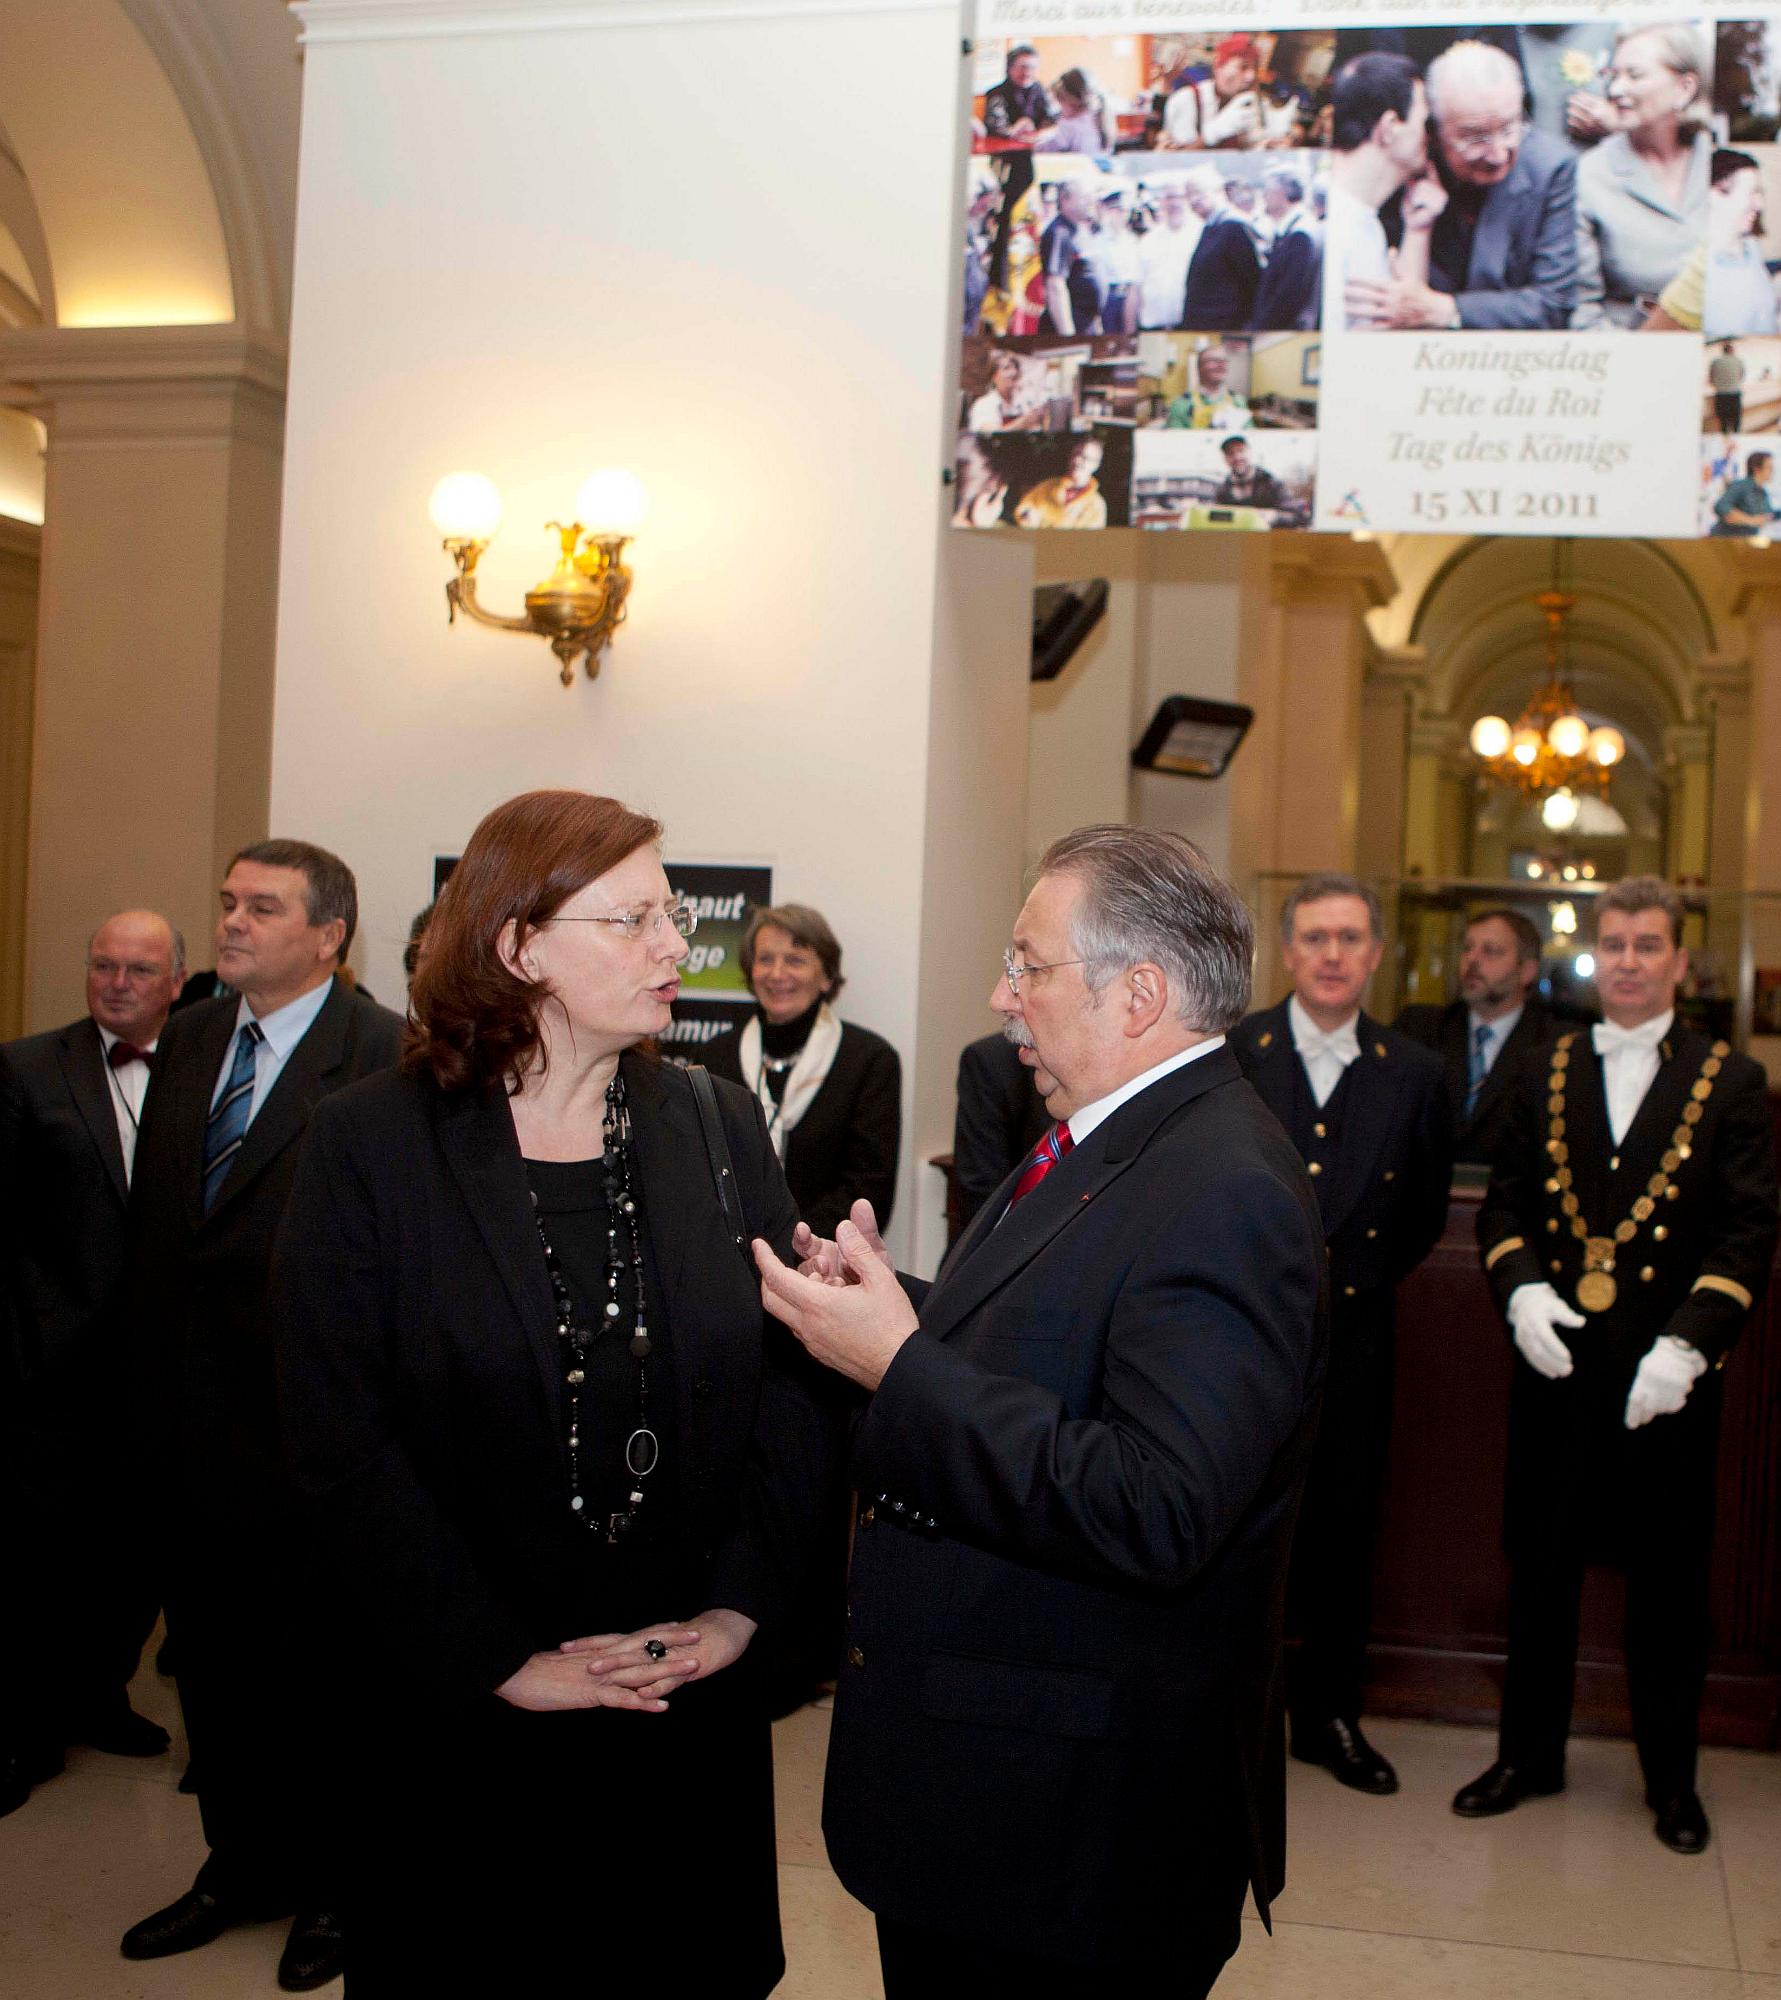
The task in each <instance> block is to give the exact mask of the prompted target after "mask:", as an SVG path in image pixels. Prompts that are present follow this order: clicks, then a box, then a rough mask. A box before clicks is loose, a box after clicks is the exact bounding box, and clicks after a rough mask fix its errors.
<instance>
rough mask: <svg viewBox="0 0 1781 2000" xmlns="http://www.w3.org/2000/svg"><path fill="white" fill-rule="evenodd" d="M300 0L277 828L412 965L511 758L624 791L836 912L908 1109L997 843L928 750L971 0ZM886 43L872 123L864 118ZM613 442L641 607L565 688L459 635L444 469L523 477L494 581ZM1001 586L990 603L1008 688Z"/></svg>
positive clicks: (522, 580)
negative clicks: (627, 479)
mask: <svg viewBox="0 0 1781 2000" xmlns="http://www.w3.org/2000/svg"><path fill="white" fill-rule="evenodd" d="M307 11H308V16H309V34H308V48H307V55H306V77H305V103H304V128H303V149H302V159H301V165H300V182H299V206H298V228H297V265H296V284H295V295H294V304H293V325H292V340H291V371H290V384H289V413H290V414H289V425H288V442H287V455H286V485H285V509H284V536H283V552H282V553H283V562H282V572H281V590H280V611H279V645H278V658H279V667H278V690H277V707H276V716H275V723H274V751H273V794H272V830H273V831H274V832H275V833H279V834H292V835H298V836H305V837H310V838H314V839H318V840H320V841H323V842H324V843H326V844H328V845H330V846H333V847H335V848H337V849H338V850H339V851H340V852H341V853H342V854H343V855H344V856H345V857H346V859H347V860H348V861H349V862H350V863H351V864H352V865H353V867H354V868H355V870H356V871H357V872H358V875H359V879H360V885H361V891H362V898H363V904H364V931H365V946H364V950H363V954H362V961H361V962H362V963H363V965H364V970H365V976H366V978H367V981H368V983H369V984H370V985H371V986H372V988H373V989H374V990H375V991H376V992H377V993H378V994H379V996H380V997H388V998H392V999H393V998H396V997H397V996H399V994H400V993H401V990H402V979H401V972H400V967H399V955H400V950H401V945H402V941H403V938H404V936H405V934H406V929H407V925H408V920H409V918H410V916H411V915H412V913H413V911H414V910H415V909H417V908H418V907H419V906H420V905H421V904H422V903H423V902H424V901H425V900H426V898H427V895H428V892H429V887H430V881H431V866H432V857H433V855H434V854H435V853H436V852H455V851H457V849H458V848H459V847H460V846H461V844H462V842H463V840H464V838H465V836H466V835H467V834H468V832H469V831H470V828H471V827H472V825H473V824H474V823H475V821H476V819H477V817H478V816H479V815H480V814H481V813H482V812H483V811H485V810H486V809H487V808H488V807H489V806H491V805H492V804H494V803H495V802H497V801H498V800H500V799H502V798H505V797H507V796H508V795H510V794H511V793H513V792H516V791H519V790H522V789H525V788H528V787H532V786H538V785H552V784H567V785H580V786H586V787H589V788H593V789H599V790H606V791H611V792H615V793H617V794H619V795H620V796H622V797H624V798H626V799H628V800H631V801H632V802H634V803H635V804H637V805H639V806H643V807H645V808H647V809H649V810H651V811H653V812H655V813H657V814H658V815H659V816H660V817H661V818H662V819H663V820H665V821H666V823H667V826H668V830H669V852H670V854H671V855H676V856H682V857H687V858H704V859H709V858H724V857H726V856H734V857H738V858H765V859H770V860H772V862H773V863H774V865H775V869H776V875H775V887H776V890H778V891H782V892H783V893H785V894H787V895H790V896H795V897H797V898H799V899H801V900H805V901H809V902H812V903H815V904H816V905H818V906H819V907H820V908H822V909H823V910H825V911H826V912H827V914H828V915H829V917H830V919H831V920H832V921H833V923H834V924H835V927H836V929H837V931H838V932H839V934H840V936H841V938H842V940H843V943H844V945H845V947H846V950H847V971H848V975H849V985H848V990H847V993H846V996H845V1001H844V1005H843V1012H844V1013H846V1014H849V1015H851V1016H853V1017H854V1018H856V1019H858V1020H861V1021H864V1022H867V1023H869V1024H870V1025H872V1026H873V1027H875V1028H877V1029H878V1030H880V1031H881V1032H882V1033H884V1034H886V1035H888V1036H889V1037H890V1039H891V1040H892V1041H893V1042H894V1043H895V1044H896V1045H897V1046H898V1047H899V1048H900V1049H901V1050H902V1052H903V1055H904V1060H905V1069H906V1077H907V1089H908V1093H909V1094H908V1100H907V1101H908V1102H909V1103H910V1104H911V1105H912V1104H913V1102H914V1077H915V1073H916V1072H917V1071H918V1070H922V1071H924V1073H925V1070H926V1067H927V1065H929V1064H930V1063H932V1064H936V1065H939V1066H940V1067H941V1068H947V1067H949V1066H950V1064H951V1063H952V1062H954V1061H955V1060H956V1053H957V1044H958V1040H961V1039H964V1038H965V1036H964V1035H963V1034H961V1033H960V1029H961V1027H963V1026H965V1025H967V1023H968V1015H967V1014H966V1012H965V1009H966V1004H967V1003H966V1002H965V1000H964V999H963V997H962V996H963V994H964V993H965V991H966V988H965V985H964V983H963V982H954V981H952V980H951V977H950V975H947V974H944V973H943V972H942V971H940V970H935V969H934V968H932V966H930V977H931V978H932V979H933V980H934V981H935V982H936V994H937V995H939V994H942V993H944V992H947V991H951V990H952V987H953V985H954V984H956V989H957V994H958V995H959V996H961V997H957V998H953V999H946V998H943V997H935V998H933V999H932V1000H931V1001H930V1004H929V1005H928V1006H927V1008H926V1009H925V1011H924V1009H923V1007H922V1003H921V997H920V996H921V983H922V978H923V973H922V958H921V947H922V914H923V912H922V903H923V881H924V869H925V868H927V867H929V865H930V854H929V848H930V843H931V841H936V840H940V839H943V838H953V839H954V841H955V847H954V853H953V862H952V867H953V869H954V870H955V871H956V872H958V873H960V874H966V875H972V874H975V872H976V870H977V867H978V857H977V853H976V846H975V843H976V842H977V841H978V840H979V838H980V837H981V838H982V839H984V840H989V841H990V842H991V844H992V845H993V843H994V831H993V828H990V827H987V826H979V827H978V831H977V832H975V833H974V832H973V831H972V826H973V825H974V824H976V822H973V821H972V820H971V817H970V815H969V814H968V813H964V814H961V813H955V812H953V811H952V809H951V806H950V803H949V798H950V789H949V788H959V787H962V786H964V785H965V784H966V783H967V781H968V778H969V771H968V768H966V767H965V765H964V762H963V760H960V759H957V758H954V759H952V760H951V761H950V762H943V766H942V767H936V768H935V769H933V770H932V771H931V770H930V755H931V753H930V721H931V718H930V692H931V691H930V679H931V676H932V674H933V672H934V660H935V656H936V615H937V601H938V600H937V593H936V565H937V552H938V549H939V546H940V538H941V533H942V532H943V531H942V530H941V529H940V527H939V522H940V518H941V506H940V502H941V488H940V485H939V472H940V467H941V465H942V464H943V463H944V462H945V461H944V442H943V440H944V411H945V406H946V397H945V385H946V382H947V379H948V374H949V369H950V366H951V360H952V349H953V345H954V343H953V341H952V339H951V337H950V336H951V328H952V325H953V316H952V303H951V299H950V297H949V293H950V289H951V286H952V282H953V279H954V273H953V265H954V263H955V261H956V260H955V259H954V258H952V256H951V255H950V254H949V246H950V244H951V241H952V237H953V208H954V199H955V189H956V187H957V185H958V179H959V176H958V174H957V172H956V171H955V145H956V134H957V130H958V127H957V125H956V122H955V121H956V112H957V101H958V86H959V82H960V62H959V54H958V34H959V17H958V11H957V8H956V6H954V5H952V4H949V0H900V4H893V5H886V6H880V7H875V8H870V9H868V8H862V7H857V6H854V7H849V6H844V5H840V4H837V5H834V6H832V7H828V8H820V9H806V10H804V11H800V12H790V11H788V10H786V9H785V8H783V7H776V6H772V5H765V4H763V5H759V6H753V5H749V4H746V0H742V3H741V4H736V5H733V6H731V7H729V8H727V9H725V10H723V11H724V12H726V13H727V14H729V15H731V16H733V17H734V18H725V19H717V18H711V16H712V14H713V12H714V10H713V9H712V8H710V7H709V6H703V7H682V6H680V5H678V4H677V0H655V4H653V5H651V6H650V7H648V8H643V7H626V6H613V7H610V8H602V7H600V6H599V5H597V4H583V5H580V6H578V7H576V8H574V9H561V8H554V7H551V6H549V5H543V6H537V7H531V6H518V7H514V8H512V9H510V10H507V11H506V12H505V13H503V14H501V15H499V16H496V15H494V14H493V13H492V10H490V9H488V8H486V7H483V8H480V9H478V10H474V12H471V11H465V12H464V13H463V14H462V15H461V16H460V15H459V14H458V13H457V11H456V10H455V9H453V8H452V7H451V6H450V5H441V6H438V7H431V6H427V5H424V4H423V5H417V6H410V7H406V8H404V9H402V10H401V12H400V15H399V16H398V15H396V14H393V13H392V11H391V10H390V9H388V8H381V9H380V8H378V7H377V6H376V5H374V4H372V5H366V6H364V7H359V6H357V5H355V4H352V3H351V0H329V4H327V5H325V6H317V7H313V8H311V9H309V10H307ZM476 19H480V20H481V21H482V22H483V23H484V24H486V23H487V22H488V21H490V20H491V19H494V20H498V21H499V24H500V25H499V31H498V32H468V31H464V30H466V29H467V28H468V27H469V25H470V24H471V23H472V22H473V21H474V20H476ZM392 21H394V22H396V24H397V26H398V27H399V29H400V33H399V34H397V33H395V32H393V31H392V30H390V29H389V28H388V27H386V26H385V24H386V23H389V22H392ZM872 78H878V79H885V78H894V79H895V80H896V84H895V98H896V103H895V115H894V125H895V144H894V145H892V144H890V143H889V142H888V140H887V137H886V133H885V131H884V129H883V127H882V121H879V122H878V123H877V124H876V125H875V126H874V127H873V129H872V131H871V132H870V133H869V134H867V135H866V136H865V137H863V138H862V139H861V141H860V143H859V144H858V145H857V146H852V145H850V144H849V140H850V138H851V136H852V135H851V133H850V129H849V125H850V120H852V119H853V118H854V115H855V114H854V112H853V111H852V110H850V108H849V107H857V106H858V105H859V103H860V101H861V97H860V94H861V90H862V87H863V86H864V84H865V83H866V81H867V80H869V79H872ZM764 135H776V143H774V144H771V145H769V144H767V143H765V137H764ZM601 463H616V464H621V465H626V466H629V467H630V468H631V469H632V470H634V471H635V472H636V473H637V474H639V476H640V477H641V478H642V479H643V480H644V482H645V484H646V486H647V487H648V489H649V492H650V495H651V502H652V511H651V515H650V518H649V521H648V522H647V524H646V526H645V528H644V531H643V533H642V535H641V536H640V537H639V539H638V541H637V543H636V545H635V549H634V552H633V558H634V560H633V566H634V568H635V571H636V584H635V588H634V591H633V595H632V609H631V615H630V621H629V623H628V624H627V625H626V627H625V628H624V631H623V632H622V633H621V635H620V636H619V639H618V641H617V643H616V645H615V647H614V648H613V650H612V652H611V653H610V654H609V655H608V658H607V661H606V664H605V666H604V667H603V669H602V671H601V674H600V677H599V679H598V681H597V682H594V683H591V684H590V683H589V682H588V681H587V680H586V679H585V678H578V680H577V682H576V685H575V686H574V687H572V688H570V689H568V690H565V689H564V688H563V687H562V686H560V685H559V683H558V680H557V670H556V662H555V660H554V659H553V658H552V656H551V655H550V653H549V651H548V649H547V648H546V647H545V646H544V645H543V643H542V642H541V641H539V640H536V639H532V638H528V637H523V636H512V635H508V634H503V633H493V632H487V631H483V630H480V629H478V628H476V627H473V626H471V627H466V626H463V625H460V626H459V627H458V628H457V629H455V630H452V631H448V630H447V629H446V623H445V616H444V602H443V586H444V583H445V580H446V577H447V576H448V574H449V564H448V562H447V559H446V557H445V556H444V555H443V554H442V553H441V551H440V549H439V547H438V544H437V541H436V540H435V538H434V536H433V533H432V531H431V529H430V528H429V526H428V523H427V519H426V501H427V495H428V492H429V489H430V488H431V486H432V483H433V481H434V480H435V479H436V478H437V477H438V476H439V475H440V474H441V473H443V472H446V471H449V470H452V469H454V468H457V467H460V466H474V467H477V468H480V469H481V470H483V471H485V472H486V473H488V474H489V476H490V477H492V478H493V479H495V480H496V481H497V483H499V484H500V485H501V486H502V488H503V490H504V492H505V494H506V496H507V502H508V505H507V525H506V526H505V528H504V529H503V532H502V534H501V536H500V538H499V539H498V540H497V541H496V543H495V545H494V547H493V549H492V550H491V551H490V553H489V555H488V556H487V557H486V558H485V560H484V563H483V569H482V577H483V580H484V584H485V588H484V592H483V594H484V597H485V599H486V600H487V601H489V602H491V603H493V604H495V605H496V606H498V607H500V608H506V609H515V610H517V608H518V600H519V597H520V594H521V592H522V591H523V589H524V588H525V586H526V585H527V584H529V583H531V582H533V581H535V580H536V578H537V577H538V576H540V575H542V574H543V572H544V571H545V570H546V569H547V568H548V567H549V557H550V554H551V548H550V542H551V539H552V538H549V537H547V536H546V535H545V534H544V532H543V524H544V522H545V521H546V520H547V519H550V518H552V517H553V516H560V515H562V514H563V513H564V512H565V510H567V509H568V508H569V507H570V506H571V504H572V501H573V498H574V494H575V489H576V486H577V484H578V482H579V480H580V478H581V477H582V475H583V474H584V473H585V472H586V471H587V470H588V469H590V468H591V467H592V466H594V465H596V464H601ZM1017 598H1018V599H1019V604H1020V609H1019V611H1018V612H1016V614H1015V615H1014V616H1013V617H1012V618H1010V619H1007V620H995V621H993V623H992V628H991V629H990V630H989V631H988V632H985V633H979V634H978V637H979V639H981V640H982V641H983V642H984V644H985V645H987V646H988V647H989V648H990V649H991V650H990V653H989V654H988V656H987V657H988V660H989V665H988V667H987V669H986V671H987V672H988V673H989V675H990V677H991V678H992V679H994V678H995V677H996V675H997V672H998V669H997V667H996V664H995V655H994V647H995V644H996V634H997V633H998V632H1000V631H1002V630H1003V629H1004V628H1006V638H1005V641H1004V644H1005V647H1006V649H1007V650H1006V651H1005V653H1004V655H1003V669H1002V670H1001V673H1000V685H1002V686H1003V687H1004V688H1006V687H1008V686H1010V685H1012V684H1013V682H1012V674H1013V669H1012V668H1011V667H1009V666H1008V665H1007V663H1008V662H1010V661H1014V660H1020V661H1024V657H1025V649H1026V641H1027V633H1026V624H1025V619H1024V609H1025V603H1024V596H1022V595H1021V593H1020V590H1019V588H1018V586H1014V587H1011V588H1010V592H1009V601H1010V602H1014V601H1015V600H1016V599H1017ZM950 671H952V673H953V678H954V679H955V680H956V679H957V678H958V674H957V670H956V668H955V669H952V670H950ZM978 754H979V755H981V756H982V757H983V758H986V759H989V760H991V761H992V762H994V761H996V760H999V759H1004V758H1012V759H1013V760H1014V762H1015V764H1017V765H1018V764H1021V763H1024V744H1020V745H1018V747H1013V748H1010V747H1009V746H1008V745H1006V744H1004V743H1002V742H1000V741H998V740H997V738H996V736H995V734H994V733H993V732H992V733H991V734H990V735H989V736H987V737H986V738H985V740H984V741H983V742H982V743H981V745H980V746H979V750H978ZM955 825H956V828H957V829H958V830H957V832H956V835H955V834H953V833H951V832H949V829H953V828H954V827H955ZM992 872H993V869H992ZM1004 927H1005V926H1004ZM1000 941H1001V940H1000V938H999V937H998V938H995V939H992V940H991V942H992V944H999V943H1000ZM918 1017H919V1021H918ZM918 1026H919V1027H920V1029H921V1032H920V1033H918ZM969 1031H970V1032H981V1028H980V1027H971V1028H970V1030H969ZM948 1043H949V1044H950V1046H944V1044H948ZM935 1122H936V1121H935V1119H934V1118H933V1116H932V1115H930V1116H929V1118H928V1120H927V1123H928V1124H929V1125H932V1124H933V1123H935ZM931 1136H932V1134H931V1133H927V1134H922V1133H918V1132H917V1131H916V1130H915V1129H914V1128H913V1126H912V1128H911V1133H910V1140H911V1143H909V1144H906V1145H905V1149H904V1153H905V1165H904V1179H903V1192H902V1195H901V1196H900V1199H899V1211H898V1217H897V1222H898V1229H897V1231H896V1236H897V1238H898V1239H899V1240H901V1241H904V1242H907V1241H908V1240H910V1236H909V1232H910V1231H911V1230H912V1227H913V1222H914V1217H913V1212H912V1203H911V1199H910V1197H911V1193H912V1191H913V1187H914V1184H915V1180H916V1173H917V1170H916V1168H915V1165H914V1161H915V1158H916V1145H917V1143H919V1142H920V1140H921V1139H922V1138H923V1137H931Z"/></svg>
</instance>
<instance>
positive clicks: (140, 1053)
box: [105, 1042, 155, 1070]
mask: <svg viewBox="0 0 1781 2000" xmlns="http://www.w3.org/2000/svg"><path fill="white" fill-rule="evenodd" d="M105 1060H106V1061H107V1062H108V1063H110V1065H111V1066H112V1068H113V1069H124V1068H126V1067H127V1066H128V1065H129V1064H131V1063H133V1062H139V1063H141V1065H142V1066H143V1068H144V1069H149V1070H152V1069H153V1068H154V1066H155V1058H154V1054H153V1052H152V1051H151V1050H149V1049H139V1048H138V1047H137V1046H136V1044H135V1043H134V1042H113V1043H112V1045H111V1047H110V1048H109V1049H108V1050H107V1051H106V1055H105Z"/></svg>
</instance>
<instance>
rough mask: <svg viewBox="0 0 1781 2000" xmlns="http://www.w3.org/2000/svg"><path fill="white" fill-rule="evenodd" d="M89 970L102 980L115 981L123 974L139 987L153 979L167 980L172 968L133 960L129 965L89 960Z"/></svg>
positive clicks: (95, 959)
mask: <svg viewBox="0 0 1781 2000" xmlns="http://www.w3.org/2000/svg"><path fill="white" fill-rule="evenodd" d="M87 970H88V971H89V972H91V973H94V974H96V975H97V976H98V977H99V978H101V979H115V978H116V977H117V975H118V974H119V973H120V972H121V973H122V974H123V975H124V977H125V978H126V979H133V980H134V981H135V982H136V984H137V985H138V986H141V985H144V984H146V983H147V982H148V981H149V980H151V979H166V978H168V977H169V976H170V974H171V970H172V968H171V967H169V966H165V965H143V964H141V963H139V962H138V961H136V960H134V959H132V960H131V962H130V963H129V964H128V965H122V964H120V963H119V962H118V961H117V960H116V959H115V958H89V959H88V960H87Z"/></svg>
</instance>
